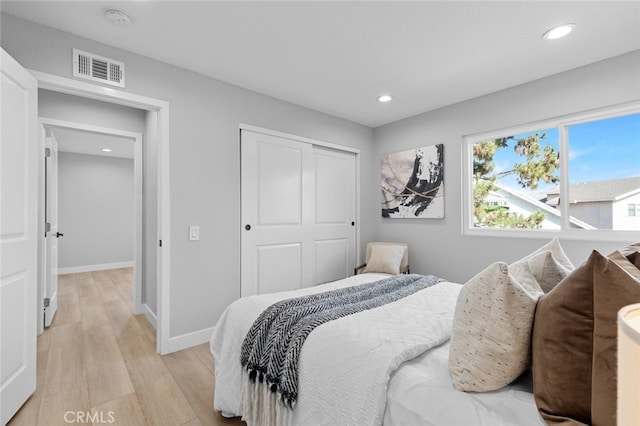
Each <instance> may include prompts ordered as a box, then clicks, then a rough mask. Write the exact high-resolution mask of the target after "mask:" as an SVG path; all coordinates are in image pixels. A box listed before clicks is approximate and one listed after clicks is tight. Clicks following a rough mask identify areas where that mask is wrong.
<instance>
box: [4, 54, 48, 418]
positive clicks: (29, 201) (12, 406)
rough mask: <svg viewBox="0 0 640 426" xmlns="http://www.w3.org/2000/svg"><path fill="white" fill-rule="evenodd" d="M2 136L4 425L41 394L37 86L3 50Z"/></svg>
mask: <svg viewBox="0 0 640 426" xmlns="http://www.w3.org/2000/svg"><path fill="white" fill-rule="evenodd" d="M0 67H1V69H2V86H1V88H2V90H1V98H2V105H1V106H0V110H1V120H2V126H1V127H2V130H1V133H0V138H1V140H0V167H1V169H0V349H1V350H2V355H1V356H0V421H1V422H2V424H6V423H7V422H8V421H9V419H11V417H13V415H14V414H15V413H16V412H17V411H18V409H19V408H20V407H21V406H22V404H23V403H24V402H25V401H26V400H27V398H28V397H29V396H30V395H31V394H32V393H33V392H34V391H35V389H36V305H37V300H36V297H37V296H36V293H37V254H38V252H37V251H38V245H37V239H38V233H37V229H38V223H37V222H38V219H37V213H38V182H37V178H38V171H37V165H38V151H39V149H38V147H39V146H40V143H39V142H40V139H39V138H40V135H39V127H38V105H37V103H38V100H37V96H38V95H37V93H38V92H37V82H36V79H35V78H33V77H32V76H31V75H30V74H29V73H28V72H27V71H25V70H24V68H22V67H21V66H20V64H18V63H17V62H16V61H15V60H14V59H13V58H11V56H9V55H8V54H7V53H6V52H5V51H4V50H2V60H1V61H0Z"/></svg>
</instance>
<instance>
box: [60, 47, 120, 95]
mask: <svg viewBox="0 0 640 426" xmlns="http://www.w3.org/2000/svg"><path fill="white" fill-rule="evenodd" d="M73 75H74V77H80V78H85V79H87V80H92V81H98V82H100V83H105V84H111V85H113V86H118V87H124V63H122V62H119V61H114V60H113V59H109V58H105V57H102V56H98V55H94V54H93V53H87V52H83V51H82V50H78V49H73Z"/></svg>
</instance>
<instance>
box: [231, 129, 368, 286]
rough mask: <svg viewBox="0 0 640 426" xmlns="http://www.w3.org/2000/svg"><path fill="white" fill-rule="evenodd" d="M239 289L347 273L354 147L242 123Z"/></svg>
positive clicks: (350, 251) (312, 281)
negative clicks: (333, 146)
mask: <svg viewBox="0 0 640 426" xmlns="http://www.w3.org/2000/svg"><path fill="white" fill-rule="evenodd" d="M241 204H242V206H241V210H242V215H241V216H242V223H241V225H242V227H243V229H242V230H241V232H242V239H241V246H242V248H241V251H242V257H241V278H240V281H241V285H240V295H241V296H248V295H252V294H262V293H272V292H276V291H284V290H293V289H298V288H302V287H309V286H311V285H314V284H317V283H321V282H327V281H332V280H335V279H340V278H345V277H346V276H347V275H348V274H349V270H353V265H354V262H355V223H354V221H355V155H354V154H349V153H342V152H339V151H332V150H327V149H321V148H317V147H315V146H314V145H313V144H311V143H308V142H302V141H297V140H293V139H287V138H283V137H277V136H272V135H265V134H261V133H257V132H251V131H246V130H243V131H242V134H241Z"/></svg>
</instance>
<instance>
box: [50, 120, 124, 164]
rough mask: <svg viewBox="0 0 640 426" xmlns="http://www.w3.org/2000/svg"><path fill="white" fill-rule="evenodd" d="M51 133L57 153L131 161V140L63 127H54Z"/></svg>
mask: <svg viewBox="0 0 640 426" xmlns="http://www.w3.org/2000/svg"><path fill="white" fill-rule="evenodd" d="M52 132H53V134H54V135H55V138H56V141H57V142H58V151H61V152H74V153H76V154H87V155H100V156H104V157H118V158H131V159H133V139H131V138H125V137H121V136H112V135H106V134H101V133H93V132H87V131H84V130H78V129H70V128H64V127H55V128H53V129H52ZM102 148H109V149H111V152H103V151H102Z"/></svg>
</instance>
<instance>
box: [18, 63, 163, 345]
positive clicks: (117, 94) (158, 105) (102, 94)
mask: <svg viewBox="0 0 640 426" xmlns="http://www.w3.org/2000/svg"><path fill="white" fill-rule="evenodd" d="M27 71H29V72H30V73H31V74H32V75H33V76H34V77H35V78H36V79H37V80H38V88H39V89H46V90H51V91H54V92H60V93H66V94H69V95H73V96H78V97H81V98H89V99H95V100H99V101H103V102H108V103H112V104H117V105H124V106H128V107H132V108H138V109H142V110H145V111H149V112H152V113H155V114H156V115H157V122H158V176H157V179H158V182H157V184H158V233H157V241H158V247H156V249H157V253H158V257H157V259H158V265H157V312H156V315H157V322H156V337H157V338H156V351H157V352H158V353H159V354H166V353H169V352H171V345H170V336H169V331H170V316H169V315H170V303H169V302H170V300H169V295H170V284H171V281H170V280H171V268H170V267H171V263H170V260H171V244H170V242H171V232H170V231H171V221H170V219H171V217H170V214H171V209H170V207H171V205H170V192H169V189H170V185H169V183H170V180H169V170H170V169H169V135H170V133H169V102H167V101H163V100H159V99H154V98H149V97H146V96H141V95H136V94H133V93H129V92H125V91H122V90H117V89H112V88H108V87H103V86H99V85H97V84H91V83H85V82H81V81H77V80H72V79H69V78H65V77H60V76H56V75H53V74H48V73H44V72H41V71H35V70H30V69H28V70H27ZM42 164H44V163H43V162H42ZM43 172H44V169H41V170H40V173H41V176H42V173H43ZM39 210H40V212H39V218H38V222H39V224H38V228H39V229H38V232H39V233H40V235H44V212H43V210H42V208H40V209H39ZM160 241H161V242H162V246H161V247H160ZM40 253H41V251H40ZM41 260H42V259H40V260H39V262H38V269H39V273H38V281H39V282H40V281H41V280H42V279H43V276H42V274H43V269H44V268H43V265H42V262H41ZM38 287H39V289H41V288H42V287H41V285H39V286H38ZM42 297H43V296H42V294H38V304H39V308H41V307H42V306H41V305H42ZM41 312H42V311H40V312H39V313H38V315H40V313H41Z"/></svg>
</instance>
